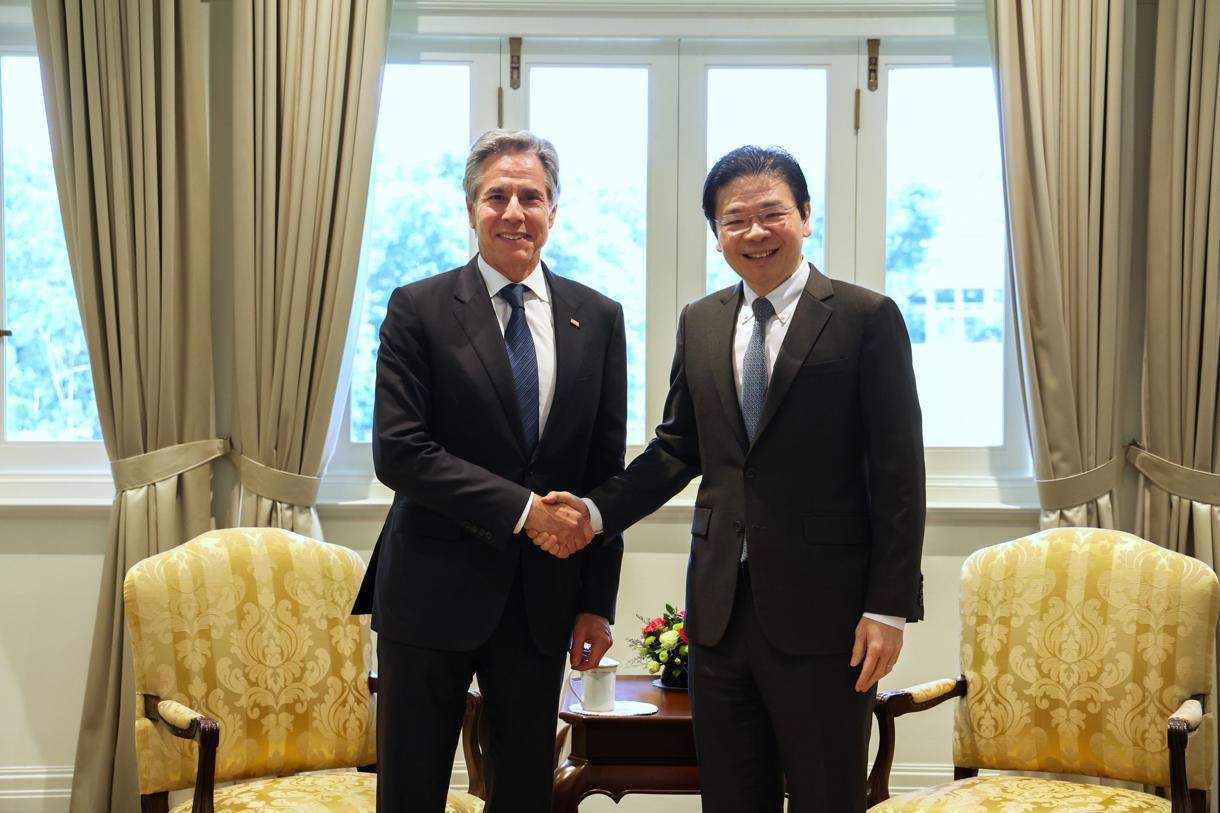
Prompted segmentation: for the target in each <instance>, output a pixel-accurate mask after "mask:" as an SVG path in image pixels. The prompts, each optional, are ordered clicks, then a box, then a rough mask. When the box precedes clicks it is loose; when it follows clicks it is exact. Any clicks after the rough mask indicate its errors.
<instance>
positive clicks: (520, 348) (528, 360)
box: [499, 282, 538, 454]
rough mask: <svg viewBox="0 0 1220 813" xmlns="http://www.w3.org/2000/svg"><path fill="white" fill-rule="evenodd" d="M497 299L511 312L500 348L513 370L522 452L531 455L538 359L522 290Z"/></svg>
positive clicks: (507, 289)
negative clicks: (522, 443)
mask: <svg viewBox="0 0 1220 813" xmlns="http://www.w3.org/2000/svg"><path fill="white" fill-rule="evenodd" d="M499 297H500V298H501V299H503V300H504V301H505V302H507V303H508V304H509V305H510V306H511V307H512V309H513V312H512V316H510V317H509V318H508V327H506V328H505V329H504V344H505V346H506V347H507V348H508V363H509V364H510V365H511V366H512V368H513V386H514V387H516V390H517V407H518V408H519V410H520V412H521V429H522V430H523V432H524V433H525V448H526V451H527V452H529V453H531V454H532V453H533V451H534V447H535V446H537V445H538V356H537V354H536V353H535V352H534V337H533V336H531V335H530V326H529V325H528V324H526V322H525V286H524V285H522V284H521V283H519V282H514V283H511V284H509V285H505V286H504V287H503V288H501V289H500V293H499Z"/></svg>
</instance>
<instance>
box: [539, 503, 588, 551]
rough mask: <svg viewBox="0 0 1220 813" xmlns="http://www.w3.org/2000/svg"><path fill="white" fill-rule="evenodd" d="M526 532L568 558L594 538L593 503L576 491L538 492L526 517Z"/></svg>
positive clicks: (543, 547) (546, 547) (542, 544)
mask: <svg viewBox="0 0 1220 813" xmlns="http://www.w3.org/2000/svg"><path fill="white" fill-rule="evenodd" d="M525 533H526V534H527V535H528V536H529V538H530V539H532V540H534V544H535V545H537V546H538V547H540V548H542V549H543V550H544V551H546V552H547V553H549V554H551V555H552V556H556V557H558V558H560V559H566V558H568V557H569V556H571V555H572V554H573V553H576V552H577V551H579V550H581V549H582V548H584V547H585V546H586V545H588V544H589V543H590V542H591V541H593V526H592V525H591V524H590V522H589V507H588V506H587V505H585V503H584V501H583V500H581V499H580V498H579V497H577V496H576V495H574V494H570V493H568V492H566V491H552V492H551V493H550V494H547V495H546V496H545V497H540V496H538V495H537V494H535V495H534V501H533V502H532V503H531V504H530V512H529V514H528V515H527V516H526V518H525Z"/></svg>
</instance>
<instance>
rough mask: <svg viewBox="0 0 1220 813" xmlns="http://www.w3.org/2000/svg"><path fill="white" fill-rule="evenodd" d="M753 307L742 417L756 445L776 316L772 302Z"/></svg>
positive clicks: (743, 557)
mask: <svg viewBox="0 0 1220 813" xmlns="http://www.w3.org/2000/svg"><path fill="white" fill-rule="evenodd" d="M751 307H752V308H753V309H754V332H753V333H751V334H750V343H749V344H748V345H746V357H745V359H744V360H743V361H742V364H741V417H742V419H744V420H745V424H746V437H747V438H749V439H750V442H751V443H753V442H754V434H755V433H756V432H757V431H758V419H759V418H760V417H762V411H763V404H765V403H766V402H767V383H768V382H769V381H770V379H771V371H770V369H768V367H767V322H769V321H771V317H772V316H774V315H775V306H774V305H772V304H771V300H769V299H767V298H766V297H762V296H760V297H759V298H758V299H755V300H754V302H753V304H752V305H751ZM745 560H746V540H745V538H744V537H743V538H742V540H741V561H743V562H744V561H745Z"/></svg>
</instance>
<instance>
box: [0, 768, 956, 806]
mask: <svg viewBox="0 0 1220 813" xmlns="http://www.w3.org/2000/svg"><path fill="white" fill-rule="evenodd" d="M952 778H953V766H952V765H939V764H935V763H916V762H908V763H898V764H895V765H894V769H893V770H892V771H891V772H890V793H895V794H897V793H905V792H906V791H908V790H915V789H916V788H926V787H929V786H931V785H938V784H940V783H941V782H948V781H949V780H951V779H952ZM469 782H470V776H469V774H467V772H466V766H465V765H462V764H461V763H460V762H459V763H457V764H456V765H454V766H453V778H452V779H451V780H450V781H449V788H450V789H451V790H455V791H465V790H466V788H467V786H468V785H469ZM71 792H72V766H71V765H16V766H10V767H0V813H67V812H68V798H69V796H70V795H71Z"/></svg>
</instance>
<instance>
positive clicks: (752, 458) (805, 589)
mask: <svg viewBox="0 0 1220 813" xmlns="http://www.w3.org/2000/svg"><path fill="white" fill-rule="evenodd" d="M703 210H704V214H705V215H706V217H707V220H708V223H709V224H710V226H711V228H712V231H713V233H714V234H715V235H716V237H717V239H718V242H717V249H718V250H719V251H720V252H721V253H723V254H724V257H725V260H726V261H727V262H728V264H729V265H730V266H732V268H733V270H734V271H736V272H737V274H738V275H739V276H740V277H741V279H742V282H741V284H738V285H734V286H733V287H731V288H727V289H725V290H723V291H718V292H716V293H714V294H711V295H710V296H707V297H704V298H703V299H700V300H698V301H696V302H693V303H691V304H690V305H688V306H687V307H686V308H685V309H684V311H683V313H682V317H681V319H680V320H679V326H678V338H677V349H676V351H675V353H674V361H673V368H672V372H671V375H670V390H669V395H668V398H667V400H666V404H665V416H664V420H663V422H662V424H661V425H660V426H659V427H658V428H657V433H656V438H655V439H654V440H652V441H651V443H650V444H649V445H648V447H647V448H646V450H645V451H644V452H643V453H642V454H641V455H640V456H639V457H637V458H636V459H635V460H634V461H633V462H632V463H631V465H630V466H629V467H628V468H627V470H626V471H625V472H623V473H622V474H620V475H617V476H615V477H613V478H611V479H610V480H609V481H607V482H606V483H604V484H602V485H601V486H599V487H598V488H596V489H594V490H593V491H592V492H590V493H588V497H587V499H586V500H584V501H583V502H582V501H580V500H576V499H575V498H573V497H571V495H548V498H547V499H548V500H549V501H555V502H556V503H557V504H567V505H570V506H572V507H573V508H577V509H579V508H580V506H582V505H584V506H585V507H586V508H587V510H588V514H589V521H590V524H591V528H592V530H594V531H599V532H602V533H612V534H617V533H620V532H621V531H622V530H623V529H624V528H627V527H628V526H630V525H631V524H632V523H634V522H636V521H638V520H639V519H641V518H642V517H645V516H647V515H648V514H650V513H652V512H653V511H654V510H656V509H657V508H658V507H659V506H660V505H662V504H663V503H664V502H665V501H666V500H667V499H669V498H670V497H672V496H673V495H674V494H676V493H677V492H678V491H679V490H681V489H682V488H683V487H684V486H685V485H686V483H687V482H689V481H690V480H691V479H692V478H693V477H695V476H696V475H699V474H702V476H703V480H702V483H701V484H700V486H699V492H698V497H697V498H696V501H695V509H694V517H693V520H692V523H691V552H690V565H689V568H688V571H687V599H686V600H687V615H686V627H685V629H686V631H687V634H688V636H689V638H690V640H691V646H690V689H691V700H692V707H693V713H694V726H695V745H696V750H697V752H698V758H699V776H700V782H701V785H702V789H703V810H704V811H705V813H746V812H747V811H757V812H758V813H778V811H780V810H782V807H783V796H784V789H785V782H786V785H787V791H788V793H789V808H788V810H789V811H790V813H813V812H814V811H818V812H819V813H853V812H855V811H863V810H864V806H865V762H866V759H867V752H868V737H869V730H870V720H869V716H870V713H871V710H872V706H873V703H874V699H875V689H874V685H875V684H876V682H877V680H878V679H879V678H880V677H882V676H883V675H885V674H886V673H887V672H889V671H890V670H891V669H892V668H893V666H894V662H895V660H896V659H897V657H898V653H899V650H900V649H901V647H902V630H903V625H904V623H905V622H906V621H913V620H919V619H920V618H922V616H923V597H922V577H921V575H920V568H919V565H920V556H921V551H922V546H923V528H924V507H925V502H924V466H923V443H922V431H921V417H920V410H919V402H918V398H917V395H916V390H915V376H914V373H913V370H912V366H911V348H910V342H909V339H908V337H907V333H906V328H905V325H904V324H903V320H902V316H901V314H900V313H899V311H898V308H897V306H895V304H894V303H893V301H891V300H890V299H888V298H887V297H885V296H882V295H881V294H878V293H874V292H873V291H870V290H867V289H865V288H861V287H859V286H856V285H851V284H849V283H845V282H840V281H837V280H835V281H832V280H831V279H829V278H828V277H826V276H824V275H823V274H821V273H820V272H819V271H818V270H817V269H816V268H814V267H813V266H812V265H810V264H809V263H807V262H806V261H805V259H804V257H803V256H802V249H801V241H802V238H803V237H806V236H808V235H809V234H810V226H809V217H810V199H809V191H808V186H807V184H806V181H805V177H804V174H803V173H802V172H801V169H800V167H799V166H798V165H797V163H796V161H795V160H794V159H793V158H792V156H791V155H789V154H788V153H787V152H785V151H783V150H779V149H775V148H770V149H760V148H758V147H742V148H740V149H737V150H734V151H733V152H731V153H729V154H728V155H726V156H724V157H723V158H721V159H720V160H719V161H718V162H717V163H716V165H715V166H714V167H713V168H712V170H711V172H710V173H709V174H708V177H707V179H706V181H705V184H704V189H703ZM530 535H531V536H533V537H534V539H535V542H536V543H537V544H539V545H540V546H542V547H543V548H544V549H546V550H548V551H550V552H552V553H555V554H556V555H559V556H564V555H568V554H569V553H570V552H572V551H573V550H575V549H576V548H578V547H579V544H580V542H581V541H582V540H579V539H576V540H575V542H576V544H575V545H565V544H564V543H563V542H562V540H558V539H556V538H555V537H554V536H553V535H550V534H547V533H545V532H537V533H536V532H531V534H530ZM595 544H596V543H595Z"/></svg>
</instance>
